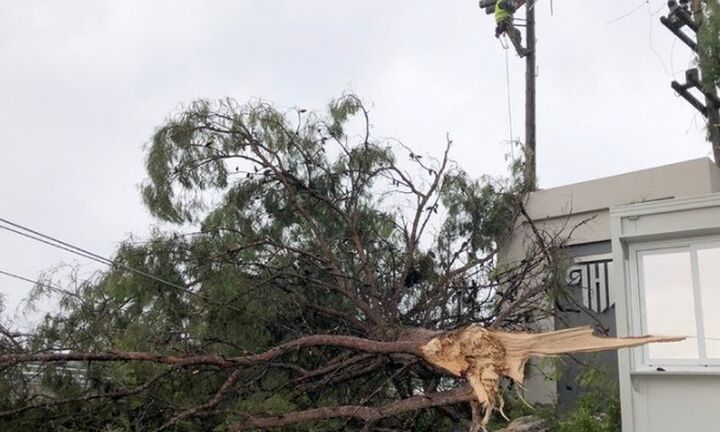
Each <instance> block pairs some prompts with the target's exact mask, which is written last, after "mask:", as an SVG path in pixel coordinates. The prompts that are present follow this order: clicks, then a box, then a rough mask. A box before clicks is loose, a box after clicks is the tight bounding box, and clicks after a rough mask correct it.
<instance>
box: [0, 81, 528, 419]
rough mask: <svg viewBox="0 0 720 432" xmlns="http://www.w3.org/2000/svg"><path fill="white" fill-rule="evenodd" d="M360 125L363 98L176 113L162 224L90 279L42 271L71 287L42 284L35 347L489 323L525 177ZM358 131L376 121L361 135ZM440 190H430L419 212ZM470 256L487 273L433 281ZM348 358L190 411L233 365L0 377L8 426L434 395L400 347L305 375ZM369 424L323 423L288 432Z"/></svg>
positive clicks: (308, 356)
mask: <svg viewBox="0 0 720 432" xmlns="http://www.w3.org/2000/svg"><path fill="white" fill-rule="evenodd" d="M366 120H367V111H366V110H365V108H364V107H363V106H362V104H361V102H360V100H359V99H358V98H357V97H355V96H353V95H346V96H343V97H341V98H339V99H337V100H336V101H333V102H332V103H331V104H330V106H329V109H328V112H327V113H325V114H320V113H313V112H308V111H306V110H304V109H288V110H281V109H279V108H276V107H274V106H272V105H270V104H268V103H265V102H262V101H255V102H251V103H248V104H244V105H241V104H238V103H236V102H235V101H233V100H230V99H226V100H220V101H214V102H211V101H198V102H195V103H192V104H190V105H188V106H187V107H185V108H184V109H183V110H181V111H180V112H178V113H176V114H174V115H172V116H170V117H169V118H168V119H167V121H166V122H165V123H164V124H163V125H161V126H160V127H159V128H158V129H157V130H156V132H155V134H154V135H153V138H152V140H151V142H150V143H149V144H148V147H147V153H146V154H147V158H146V170H147V176H148V178H147V180H146V181H145V182H144V183H143V184H142V187H141V194H142V199H143V200H144V202H145V204H146V206H147V208H148V209H149V211H150V212H151V213H152V215H153V216H154V217H156V218H157V220H158V222H159V223H161V224H162V225H160V226H162V227H163V228H162V229H160V228H157V229H156V230H155V231H154V233H153V235H152V237H151V238H150V239H149V240H147V241H142V242H139V241H136V240H134V239H132V238H130V239H128V240H127V241H126V242H124V243H123V244H122V245H121V246H120V247H119V249H118V250H117V252H116V253H115V255H114V257H113V260H114V262H115V263H116V264H115V265H114V266H113V267H112V268H110V269H109V270H108V271H106V272H104V273H101V274H99V275H96V276H95V277H93V278H90V280H81V279H75V280H73V281H72V283H62V282H63V281H62V280H53V278H52V275H49V276H48V277H49V278H50V280H51V281H53V282H54V283H53V285H62V286H63V289H62V290H61V291H60V292H58V291H56V290H54V289H52V288H49V287H48V286H42V287H38V288H37V290H36V292H35V296H36V297H37V298H41V297H42V296H43V295H52V296H54V298H56V299H57V301H58V310H57V311H55V312H53V313H51V314H49V315H47V316H46V317H45V319H44V321H43V322H42V323H41V324H40V325H39V326H38V327H37V328H36V329H35V330H34V332H33V335H32V337H30V338H29V339H28V340H27V349H28V350H29V351H31V352H44V351H60V352H63V351H66V350H74V351H85V352H88V351H89V352H113V351H137V352H149V353H157V354H161V355H173V356H180V357H182V356H188V355H215V356H222V357H226V358H227V357H234V356H242V355H247V354H251V353H256V352H260V351H263V350H265V349H268V348H270V347H272V346H275V345H277V344H280V343H282V342H285V341H288V340H292V339H295V338H298V337H300V336H303V335H309V334H338V335H354V336H362V337H366V338H370V339H376V340H377V339H385V340H394V339H396V338H397V337H398V335H399V334H400V332H402V331H403V330H404V329H405V328H408V327H425V328H429V329H443V328H449V327H452V326H456V325H459V324H460V323H467V322H478V323H481V324H482V323H487V322H490V321H491V320H492V318H493V317H492V310H493V309H492V307H490V306H492V301H491V300H487V299H489V298H490V299H491V296H489V295H488V293H492V289H493V288H492V287H493V285H492V284H493V283H494V282H493V281H491V280H490V278H489V277H488V275H489V274H490V273H491V272H492V271H493V263H494V260H493V259H492V257H493V254H494V250H495V248H496V247H497V244H498V242H499V241H500V240H501V239H502V238H503V237H504V236H505V235H507V233H508V231H509V229H510V228H511V227H512V225H513V223H514V215H515V212H516V210H515V203H516V202H517V201H516V200H517V197H518V195H519V194H521V193H522V190H523V185H522V182H521V181H520V177H519V176H518V175H517V174H518V173H519V172H520V170H519V169H516V170H514V171H513V173H512V175H511V176H510V177H509V178H508V179H504V180H502V179H490V178H483V179H480V180H475V179H472V178H470V176H469V175H468V174H467V173H465V172H464V171H462V170H461V169H459V168H458V167H457V166H455V165H454V164H453V163H452V162H451V161H446V162H445V163H444V162H442V161H433V160H424V159H423V157H422V156H420V155H415V154H413V153H410V152H409V151H408V150H407V149H406V148H404V147H401V146H398V145H397V144H396V143H395V142H394V141H392V140H381V139H375V138H373V137H372V136H371V135H370V134H369V133H368V132H369V130H370V128H369V123H367V122H366ZM358 122H359V123H360V124H363V123H364V125H365V128H362V127H360V128H359V132H358V130H357V129H358V128H357V127H356V125H357V124H358ZM398 150H400V151H401V152H402V155H403V158H402V161H401V162H400V161H398V159H400V158H399V157H398V156H397V155H396V152H397V151H398ZM408 153H409V158H408V159H406V157H407V154H408ZM439 173H440V174H439ZM433 183H435V191H436V192H434V193H427V196H428V200H427V201H424V200H423V197H424V196H425V195H424V194H425V193H426V192H425V191H428V190H431V188H432V185H433ZM419 205H422V206H423V207H422V208H420V209H419V211H418V212H417V214H419V216H417V218H418V220H419V221H420V223H418V224H417V226H418V227H419V228H418V230H423V229H424V230H425V231H422V232H424V234H421V233H418V234H417V238H415V240H413V241H410V240H409V239H411V238H414V237H413V235H414V234H413V233H411V232H410V226H412V224H411V222H412V220H413V217H414V216H415V215H416V213H415V212H414V210H415V209H417V206H419ZM425 220H427V221H428V222H423V221H425ZM426 227H427V228H426ZM359 245H361V247H360V246H359ZM430 251H433V253H430ZM483 257H489V258H487V259H482V258H483ZM475 262H477V263H480V262H482V265H474V264H473V265H469V266H468V267H467V268H466V269H464V270H462V271H460V272H456V273H453V277H452V279H446V280H444V281H442V280H441V279H442V275H443V274H445V273H447V272H450V271H452V270H453V269H456V268H458V267H460V266H463V265H466V264H467V263H475ZM414 263H415V264H414ZM129 269H133V271H131V270H129ZM416 269H417V270H416ZM140 272H141V273H142V274H141V273H140ZM413 272H414V273H413ZM411 273H412V274H414V275H415V276H414V279H413V280H409V279H408V274H411ZM147 275H152V276H154V277H155V278H150V277H147ZM471 279H472V285H471ZM440 282H442V283H444V284H445V285H436V283H440ZM471 286H472V289H473V291H472V292H470V294H469V293H468V292H469V291H468V289H469V287H471ZM439 287H442V289H441V288H439ZM478 289H481V290H482V291H481V292H478ZM482 299H485V303H483V301H481V300H482ZM363 305H365V306H363ZM378 317H379V318H378ZM378 323H381V324H378ZM0 349H2V351H3V353H7V352H11V351H10V350H9V348H6V347H4V346H2V347H1V348H0ZM349 355H350V354H349V353H348V352H347V351H343V350H341V349H339V348H333V347H320V348H313V349H308V350H298V351H292V352H290V353H288V354H286V355H284V356H283V357H282V358H281V359H279V360H278V361H277V362H272V363H268V364H259V365H257V366H251V367H247V368H243V369H240V370H239V371H238V373H237V375H236V376H234V379H235V381H234V383H235V384H234V385H233V386H232V387H231V389H229V390H228V391H226V392H225V393H223V394H222V398H221V400H220V401H219V402H218V403H216V404H214V405H212V406H211V407H208V408H207V409H203V410H200V411H199V412H198V413H195V414H192V415H188V416H185V417H183V418H180V419H175V417H176V416H178V414H180V413H183V412H186V411H187V410H189V409H191V408H193V407H197V406H200V405H202V404H205V403H208V401H211V400H212V399H213V397H214V396H215V395H216V394H218V392H219V390H220V389H221V388H222V386H223V383H225V382H226V381H227V380H228V378H229V377H230V376H231V374H232V373H233V371H232V370H225V369H219V368H216V367H212V366H202V365H196V366H169V365H164V364H157V363H152V362H89V363H88V362H70V363H67V364H30V365H22V366H16V367H9V368H4V369H3V370H2V371H0V430H18V431H25V430H27V431H30V430H32V431H46V430H47V431H105V432H110V431H113V432H114V431H118V432H119V431H123V432H124V431H150V430H158V429H159V428H161V427H163V425H169V427H168V430H176V431H187V432H196V431H223V430H226V429H227V428H228V427H229V426H230V425H232V424H235V423H236V422H238V421H242V419H243V418H245V417H247V416H250V415H282V414H283V413H287V412H291V411H296V410H303V409H310V408H318V407H323V406H333V405H344V404H345V405H346V404H358V403H362V404H368V405H377V404H383V403H387V402H389V401H393V400H398V399H400V398H403V397H409V396H412V395H413V394H416V393H417V392H418V391H419V390H421V389H424V388H429V387H431V383H433V382H435V384H434V387H433V388H436V387H437V381H436V380H437V377H438V375H437V373H436V372H435V371H432V370H430V369H428V368H427V367H425V366H422V365H420V364H414V363H412V364H406V363H405V362H406V361H407V359H405V358H402V357H392V356H374V357H372V358H368V359H361V360H359V361H358V363H357V364H354V365H352V366H348V367H346V368H342V369H339V370H336V371H335V370H333V371H331V373H328V374H325V375H322V376H321V377H320V378H318V379H316V380H308V381H298V376H299V375H301V372H303V371H305V372H307V371H312V370H316V369H318V368H322V367H324V366H326V365H327V363H328V362H331V361H332V360H333V359H339V360H343V359H347V358H348V356H349ZM444 385H445V388H447V387H448V386H451V385H452V383H451V382H450V383H445V384H444ZM449 418H450V417H448V414H447V412H446V411H442V410H427V411H424V412H422V413H409V414H404V415H400V416H397V417H396V418H394V419H390V420H388V421H387V424H386V425H387V426H388V427H391V428H396V429H398V428H399V429H402V430H415V431H418V432H419V431H430V430H449V428H450V427H451V423H452V422H451V421H450V420H449ZM362 426H363V424H362V423H361V422H358V421H356V420H328V421H322V422H317V423H303V424H299V425H297V426H292V427H287V428H285V430H289V431H317V432H321V431H331V430H354V429H360V428H361V427H362Z"/></svg>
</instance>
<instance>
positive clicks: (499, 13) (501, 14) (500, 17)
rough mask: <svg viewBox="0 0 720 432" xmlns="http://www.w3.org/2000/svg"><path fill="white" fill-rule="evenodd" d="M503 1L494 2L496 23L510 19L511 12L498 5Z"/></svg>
mask: <svg viewBox="0 0 720 432" xmlns="http://www.w3.org/2000/svg"><path fill="white" fill-rule="evenodd" d="M503 1H505V0H498V1H497V3H495V22H496V23H498V24H499V23H501V22H503V21H505V20H506V19H512V14H511V13H510V12H508V11H506V10H505V9H503V8H501V7H500V3H502V2H503Z"/></svg>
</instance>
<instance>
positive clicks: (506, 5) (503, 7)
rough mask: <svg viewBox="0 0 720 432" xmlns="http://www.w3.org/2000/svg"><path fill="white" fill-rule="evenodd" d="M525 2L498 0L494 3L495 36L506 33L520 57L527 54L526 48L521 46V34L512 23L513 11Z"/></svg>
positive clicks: (523, 0)
mask: <svg viewBox="0 0 720 432" xmlns="http://www.w3.org/2000/svg"><path fill="white" fill-rule="evenodd" d="M523 4H525V0H520V1H518V2H517V3H515V2H513V1H512V0H498V1H497V3H495V22H496V23H497V27H496V28H495V37H497V38H499V37H500V36H502V34H503V33H505V34H507V35H508V37H509V38H510V41H511V42H512V44H513V46H514V47H515V51H517V53H518V55H519V56H520V57H525V56H526V55H528V50H527V49H525V48H524V47H523V46H522V34H521V33H520V30H518V29H517V28H516V27H515V25H513V14H514V13H515V11H516V10H517V9H518V8H519V7H520V6H522V5H523Z"/></svg>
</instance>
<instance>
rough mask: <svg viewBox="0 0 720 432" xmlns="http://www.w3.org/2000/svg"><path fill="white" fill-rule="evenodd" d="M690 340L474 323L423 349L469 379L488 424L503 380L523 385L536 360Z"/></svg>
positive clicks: (429, 357) (442, 365) (428, 356)
mask: <svg viewBox="0 0 720 432" xmlns="http://www.w3.org/2000/svg"><path fill="white" fill-rule="evenodd" d="M683 339H685V338H684V337H665V336H641V337H627V338H613V337H602V336H596V335H595V334H593V330H592V328H590V327H575V328H571V329H566V330H558V331H553V332H546V333H526V332H506V331H498V330H488V329H486V328H483V327H480V326H477V325H471V326H468V327H464V328H461V329H458V330H454V331H451V332H447V333H444V334H442V335H440V336H437V337H435V338H433V339H431V340H430V341H429V342H428V343H426V344H425V345H423V346H422V347H421V348H420V350H421V352H422V355H423V357H424V358H425V360H427V361H428V362H430V363H431V364H432V365H434V366H436V367H438V368H440V369H444V370H446V371H448V372H450V373H451V374H453V375H455V376H458V377H464V378H465V379H467V380H468V382H469V383H470V385H471V386H472V388H473V391H474V393H475V396H476V397H477V400H478V402H479V403H480V404H482V405H483V407H484V408H485V416H484V418H483V426H484V425H485V424H487V422H488V420H489V419H490V414H491V413H492V411H493V409H495V407H496V406H497V402H498V401H500V402H501V406H502V399H499V398H500V396H499V394H498V390H499V384H500V378H501V377H502V376H506V377H508V378H511V379H512V380H513V381H515V382H516V383H518V384H522V383H523V379H524V372H523V371H524V368H525V363H526V362H527V360H528V359H529V358H530V357H531V356H538V357H544V356H554V355H560V354H571V353H585V352H594V351H604V350H616V349H620V348H629V347H635V346H639V345H644V344H647V343H651V342H675V341H680V340H683Z"/></svg>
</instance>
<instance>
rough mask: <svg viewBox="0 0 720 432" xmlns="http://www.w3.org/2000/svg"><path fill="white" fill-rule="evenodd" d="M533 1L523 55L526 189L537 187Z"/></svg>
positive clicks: (528, 14) (528, 18)
mask: <svg viewBox="0 0 720 432" xmlns="http://www.w3.org/2000/svg"><path fill="white" fill-rule="evenodd" d="M535 1H536V0H528V2H527V6H526V10H527V14H526V17H525V18H526V22H525V23H526V25H527V27H526V28H525V29H526V32H525V33H526V39H527V42H526V43H527V49H528V55H527V57H525V163H526V165H525V184H526V185H527V187H528V190H530V191H533V190H535V189H536V188H537V159H536V154H537V153H536V145H535V144H536V136H537V135H536V129H535V78H536V73H535V71H536V69H537V67H536V66H535V55H536V50H535Z"/></svg>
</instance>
